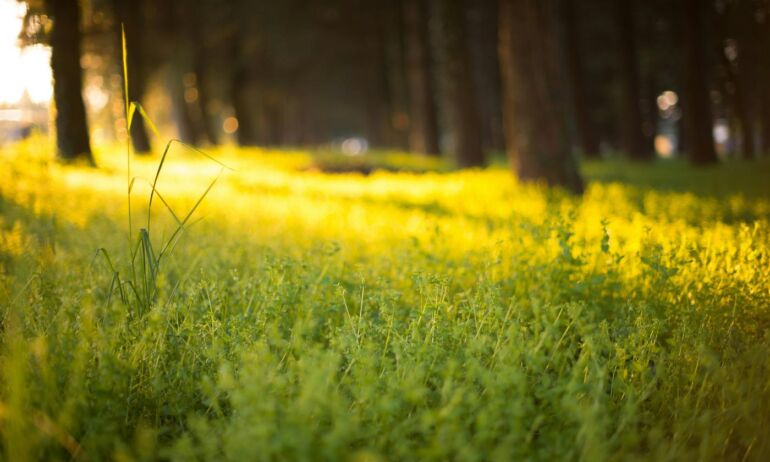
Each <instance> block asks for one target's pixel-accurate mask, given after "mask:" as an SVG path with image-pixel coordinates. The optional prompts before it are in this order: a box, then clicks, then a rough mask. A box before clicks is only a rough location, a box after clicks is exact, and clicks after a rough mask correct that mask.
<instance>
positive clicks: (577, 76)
mask: <svg viewBox="0 0 770 462" xmlns="http://www.w3.org/2000/svg"><path fill="white" fill-rule="evenodd" d="M563 8H564V23H565V43H566V48H567V49H566V54H567V63H568V71H569V78H570V83H571V88H570V90H571V91H572V105H573V114H574V117H575V130H576V132H577V135H578V141H579V142H580V151H581V152H582V154H583V155H584V156H586V157H591V158H598V157H599V139H598V138H597V136H596V131H595V130H594V127H593V124H592V123H591V116H590V111H589V107H588V96H587V89H586V82H585V70H584V68H583V56H582V52H581V49H580V28H579V24H580V22H579V21H580V18H579V17H578V10H577V8H578V6H577V0H564V6H563Z"/></svg>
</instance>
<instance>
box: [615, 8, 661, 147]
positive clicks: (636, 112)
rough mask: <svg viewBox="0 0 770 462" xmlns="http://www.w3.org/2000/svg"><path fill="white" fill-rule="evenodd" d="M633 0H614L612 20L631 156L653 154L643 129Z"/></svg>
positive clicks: (623, 123) (622, 112)
mask: <svg viewBox="0 0 770 462" xmlns="http://www.w3.org/2000/svg"><path fill="white" fill-rule="evenodd" d="M635 4H636V0H627V1H615V2H614V6H615V21H616V25H617V27H618V38H619V41H618V52H619V56H618V57H619V60H620V83H621V92H622V94H621V110H620V122H621V134H622V139H623V147H624V149H625V151H626V153H627V154H628V156H629V157H630V158H631V159H633V160H650V159H652V158H653V151H652V147H651V146H648V145H647V141H646V140H645V136H644V132H643V122H642V111H641V96H640V78H639V54H638V51H637V43H636V24H635V21H634V13H635V11H634V10H635V6H636V5H635Z"/></svg>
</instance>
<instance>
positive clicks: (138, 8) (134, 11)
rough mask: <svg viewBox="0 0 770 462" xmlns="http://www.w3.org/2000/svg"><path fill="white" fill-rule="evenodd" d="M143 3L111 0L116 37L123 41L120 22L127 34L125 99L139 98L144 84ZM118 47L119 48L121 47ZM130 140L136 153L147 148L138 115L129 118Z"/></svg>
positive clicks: (145, 132)
mask: <svg viewBox="0 0 770 462" xmlns="http://www.w3.org/2000/svg"><path fill="white" fill-rule="evenodd" d="M142 3H143V2H141V1H137V0H114V2H113V8H114V10H115V19H116V21H115V23H116V26H117V27H116V28H115V29H116V31H117V37H118V41H119V42H122V35H123V33H122V30H121V26H122V27H123V29H124V30H125V36H126V50H127V51H126V58H127V59H126V61H127V66H126V67H127V69H126V72H127V75H128V100H129V101H130V102H133V101H136V102H141V101H142V98H143V97H144V93H145V90H146V88H147V69H146V66H145V63H144V48H145V47H144V43H142V37H143V35H144V33H143V32H144V31H143V28H144V24H143V23H144V18H143V15H142ZM121 48H122V44H121V47H119V48H118V50H120V49H121ZM130 135H131V142H132V143H133V145H134V150H135V152H137V153H138V154H147V153H149V152H150V138H149V137H148V136H147V128H146V127H145V124H144V120H143V119H142V118H141V117H139V116H137V117H134V119H133V121H132V122H131V134H130Z"/></svg>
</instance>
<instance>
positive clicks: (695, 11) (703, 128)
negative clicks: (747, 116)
mask: <svg viewBox="0 0 770 462" xmlns="http://www.w3.org/2000/svg"><path fill="white" fill-rule="evenodd" d="M682 6H683V8H682V11H681V12H680V14H681V15H682V20H683V27H682V32H683V33H684V52H685V56H684V62H685V65H684V72H685V82H684V83H685V85H684V95H683V96H684V98H683V99H684V101H682V106H683V108H682V118H683V122H684V142H685V143H684V144H685V146H686V147H687V157H688V158H689V159H690V162H692V163H693V164H710V163H715V162H717V155H716V150H715V149H714V136H713V123H714V121H713V118H712V116H711V101H710V97H709V89H708V83H707V82H708V80H707V79H708V77H707V75H708V72H707V70H706V56H705V51H704V50H703V43H705V40H704V34H703V21H704V18H703V11H702V4H701V2H700V1H699V0H683V5H682Z"/></svg>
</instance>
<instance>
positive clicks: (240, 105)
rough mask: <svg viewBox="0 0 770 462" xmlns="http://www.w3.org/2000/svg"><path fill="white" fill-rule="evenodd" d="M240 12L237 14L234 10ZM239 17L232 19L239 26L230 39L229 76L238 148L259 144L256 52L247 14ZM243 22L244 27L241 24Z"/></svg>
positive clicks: (244, 13) (257, 60) (257, 59)
mask: <svg viewBox="0 0 770 462" xmlns="http://www.w3.org/2000/svg"><path fill="white" fill-rule="evenodd" d="M235 11H236V12H239V10H237V9H236V10H235ZM239 16H240V17H236V18H234V20H235V22H236V23H237V24H239V25H238V26H236V27H237V28H238V30H237V32H236V33H235V34H234V36H233V37H232V40H231V43H232V53H233V55H232V61H231V62H232V66H233V69H232V76H231V86H230V90H231V92H232V93H231V99H232V102H233V112H234V113H235V118H236V119H237V120H238V131H237V132H236V139H237V140H238V145H240V146H256V145H258V144H259V135H258V133H257V120H256V110H257V97H256V96H257V88H256V81H257V75H256V74H257V71H256V69H255V67H256V66H257V63H258V62H259V56H258V55H259V49H258V46H257V43H256V41H255V37H254V35H253V33H252V34H251V36H249V35H248V26H249V25H250V23H251V21H244V19H248V16H247V13H246V12H240V15H239ZM243 22H246V24H243Z"/></svg>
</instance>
